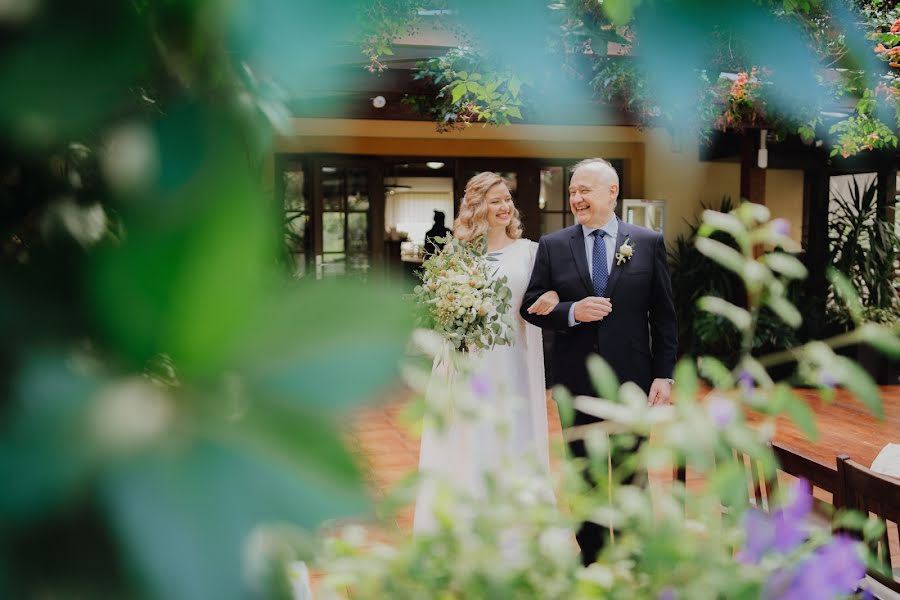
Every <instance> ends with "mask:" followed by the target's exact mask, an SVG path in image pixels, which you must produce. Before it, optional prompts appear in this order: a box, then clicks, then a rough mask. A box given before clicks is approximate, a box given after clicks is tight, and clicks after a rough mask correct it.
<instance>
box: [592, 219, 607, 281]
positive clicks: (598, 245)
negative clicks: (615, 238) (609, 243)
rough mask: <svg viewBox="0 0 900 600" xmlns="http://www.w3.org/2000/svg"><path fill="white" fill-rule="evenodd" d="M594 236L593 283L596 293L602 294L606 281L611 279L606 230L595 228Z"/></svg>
mask: <svg viewBox="0 0 900 600" xmlns="http://www.w3.org/2000/svg"><path fill="white" fill-rule="evenodd" d="M591 235H592V236H594V257H593V263H592V267H593V283H594V294H596V295H597V296H602V295H603V292H604V291H605V290H606V282H607V281H608V280H609V267H608V266H606V242H604V241H603V238H604V237H605V236H606V232H605V231H603V230H602V229H595V230H594V231H592V232H591Z"/></svg>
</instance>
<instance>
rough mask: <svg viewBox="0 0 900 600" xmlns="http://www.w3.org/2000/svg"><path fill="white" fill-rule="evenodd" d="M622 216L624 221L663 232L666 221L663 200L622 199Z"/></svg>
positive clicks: (664, 202)
mask: <svg viewBox="0 0 900 600" xmlns="http://www.w3.org/2000/svg"><path fill="white" fill-rule="evenodd" d="M622 217H623V219H622V220H623V221H625V222H626V223H632V224H634V225H640V226H641V227H646V228H648V229H652V230H653V231H658V232H659V233H663V229H664V227H665V223H666V201H665V200H637V199H632V198H629V199H626V200H623V201H622Z"/></svg>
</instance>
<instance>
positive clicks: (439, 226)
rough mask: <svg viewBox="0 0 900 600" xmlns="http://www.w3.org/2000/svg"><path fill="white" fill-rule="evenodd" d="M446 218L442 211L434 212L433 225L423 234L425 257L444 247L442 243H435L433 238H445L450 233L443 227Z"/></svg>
mask: <svg viewBox="0 0 900 600" xmlns="http://www.w3.org/2000/svg"><path fill="white" fill-rule="evenodd" d="M446 218H447V217H446V215H444V212H443V211H440V210H436V211H434V224H433V225H432V226H431V229H429V230H428V231H426V232H425V244H424V247H425V256H431V255H432V254H437V253H438V252H440V251H441V249H442V248H443V247H444V244H443V242H437V241H435V239H434V238H445V237H447V234H448V233H450V230H449V229H447V227H446V226H445V225H444V220H445V219H446Z"/></svg>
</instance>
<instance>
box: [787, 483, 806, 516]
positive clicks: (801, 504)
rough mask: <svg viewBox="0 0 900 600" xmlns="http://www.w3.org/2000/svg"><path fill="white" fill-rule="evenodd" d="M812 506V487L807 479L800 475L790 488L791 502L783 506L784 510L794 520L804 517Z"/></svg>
mask: <svg viewBox="0 0 900 600" xmlns="http://www.w3.org/2000/svg"><path fill="white" fill-rule="evenodd" d="M812 507H813V496H812V487H811V486H810V485H809V481H807V480H806V479H804V478H802V477H800V478H798V479H797V480H796V481H795V482H794V487H793V489H792V490H791V503H790V504H788V505H787V506H785V507H784V512H785V513H787V515H788V516H789V517H790V518H792V519H795V520H800V519H805V518H806V517H807V515H809V512H810V511H811V510H812Z"/></svg>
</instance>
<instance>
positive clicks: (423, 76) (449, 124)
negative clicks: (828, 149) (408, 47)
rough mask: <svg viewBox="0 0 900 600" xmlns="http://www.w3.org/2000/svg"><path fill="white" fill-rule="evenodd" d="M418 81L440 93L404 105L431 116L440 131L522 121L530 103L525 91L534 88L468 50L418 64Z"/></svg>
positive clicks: (407, 99) (409, 100)
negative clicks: (515, 120)
mask: <svg viewBox="0 0 900 600" xmlns="http://www.w3.org/2000/svg"><path fill="white" fill-rule="evenodd" d="M414 78H415V79H416V80H420V81H424V82H426V83H427V84H428V85H430V86H432V87H434V88H435V89H437V93H436V95H435V96H431V95H413V96H408V97H406V98H404V103H406V104H408V105H409V106H411V107H413V109H414V110H416V111H417V112H419V113H420V114H424V115H427V116H429V117H430V118H431V119H432V120H434V121H435V122H436V123H437V126H438V130H439V131H450V130H453V129H460V128H465V127H468V126H470V125H472V124H473V123H484V124H488V125H508V124H509V123H510V122H511V121H510V119H522V109H523V108H524V107H525V102H526V100H525V94H523V91H525V90H527V88H528V87H529V86H530V85H531V83H530V81H529V80H528V79H527V78H525V77H523V76H521V75H518V74H516V73H515V72H513V71H512V70H510V69H507V68H503V67H501V66H499V65H496V64H494V63H493V62H492V61H491V60H490V59H488V58H485V57H481V56H479V55H478V54H476V53H475V52H474V51H472V50H471V49H468V48H455V49H453V50H450V51H449V52H447V54H445V55H444V56H441V57H438V58H431V59H428V60H426V61H421V62H419V63H417V64H416V73H415V75H414ZM523 88H524V90H523Z"/></svg>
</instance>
